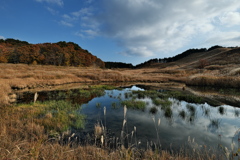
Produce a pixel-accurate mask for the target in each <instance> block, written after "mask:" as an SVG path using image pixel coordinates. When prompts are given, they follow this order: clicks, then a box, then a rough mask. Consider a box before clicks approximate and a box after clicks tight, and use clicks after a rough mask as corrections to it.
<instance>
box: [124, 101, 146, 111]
mask: <svg viewBox="0 0 240 160" xmlns="http://www.w3.org/2000/svg"><path fill="white" fill-rule="evenodd" d="M121 104H122V105H123V106H125V105H126V106H127V107H128V108H132V109H139V110H142V111H144V110H145V108H146V103H145V102H143V101H140V100H124V101H122V102H121Z"/></svg>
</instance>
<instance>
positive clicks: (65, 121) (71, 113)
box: [15, 100, 85, 132]
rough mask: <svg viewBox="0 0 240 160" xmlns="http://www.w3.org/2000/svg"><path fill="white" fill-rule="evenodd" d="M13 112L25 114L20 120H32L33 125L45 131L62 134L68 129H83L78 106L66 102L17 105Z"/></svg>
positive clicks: (81, 116) (82, 119)
mask: <svg viewBox="0 0 240 160" xmlns="http://www.w3.org/2000/svg"><path fill="white" fill-rule="evenodd" d="M15 110H16V111H19V112H21V113H25V114H23V115H22V116H21V118H23V119H32V121H33V122H34V123H36V124H39V125H41V126H44V128H45V129H46V131H51V130H53V131H56V132H63V131H66V130H68V129H70V128H76V129H79V128H83V127H84V121H85V120H84V119H85V116H84V115H82V114H80V106H78V105H74V104H72V103H70V102H68V101H63V100H61V101H47V102H42V103H41V102H37V103H34V104H27V105H26V104H19V105H17V107H16V108H15ZM26 113H27V114H26Z"/></svg>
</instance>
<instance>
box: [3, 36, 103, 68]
mask: <svg viewBox="0 0 240 160" xmlns="http://www.w3.org/2000/svg"><path fill="white" fill-rule="evenodd" d="M0 63H14V64H18V63H24V64H41V65H56V66H82V67H89V66H98V67H101V68H103V67H104V66H105V64H104V62H103V61H102V60H101V59H99V58H97V57H96V56H93V55H92V54H91V53H89V52H88V51H87V50H84V49H82V48H81V47H80V46H79V45H77V44H75V43H73V42H65V41H60V42H57V43H43V44H29V43H28V42H25V41H19V40H15V39H6V40H0Z"/></svg>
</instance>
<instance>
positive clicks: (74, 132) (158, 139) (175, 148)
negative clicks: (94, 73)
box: [1, 85, 240, 159]
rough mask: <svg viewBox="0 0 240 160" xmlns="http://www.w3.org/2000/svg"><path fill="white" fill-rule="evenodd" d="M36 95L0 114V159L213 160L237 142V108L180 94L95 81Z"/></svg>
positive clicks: (29, 95) (31, 95) (239, 122)
mask: <svg viewBox="0 0 240 160" xmlns="http://www.w3.org/2000/svg"><path fill="white" fill-rule="evenodd" d="M38 94H39V97H38V100H37V101H36V103H33V102H32V101H33V100H32V101H28V104H18V105H16V106H14V107H12V108H7V110H5V113H6V114H4V113H3V114H2V115H3V116H2V119H1V120H2V122H3V123H2V124H1V129H3V130H2V131H1V136H2V137H5V138H6V139H5V140H3V141H2V142H1V146H3V147H4V148H5V150H1V153H2V154H1V155H3V156H2V157H3V158H13V157H19V156H22V157H25V158H36V159H39V158H45V159H46V158H50V159H51V158H57V159H63V158H66V159H79V158H85V159H99V158H100V157H102V158H103V159H115V158H118V159H119V158H120V159H121V158H122V159H126V158H139V159H144V158H146V157H152V158H153V159H168V158H170V157H175V158H178V159H184V158H188V159H218V155H221V156H222V157H226V155H225V153H226V150H225V148H224V147H227V148H228V149H229V150H230V148H231V144H232V138H235V140H234V142H235V143H237V141H236V136H238V134H235V132H236V131H237V128H239V126H238V124H240V121H239V112H240V110H239V108H233V107H231V106H227V105H224V106H219V107H212V106H210V105H208V104H207V103H205V101H204V100H203V99H201V101H200V100H199V99H200V98H199V97H196V96H192V95H190V94H186V93H184V92H180V91H167V90H143V89H140V88H137V87H135V86H133V87H131V88H121V89H119V90H118V89H117V88H114V87H109V86H99V85H98V86H91V87H88V89H74V90H61V91H50V92H48V93H45V92H44V93H41V92H39V93H38ZM24 96H27V97H31V99H33V96H34V93H29V92H27V93H26V94H25V95H24V94H23V95H22V98H23V99H24ZM46 97H48V99H46ZM177 97H180V98H179V99H177ZM23 99H22V100H23ZM54 99H56V100H54ZM79 99H84V101H83V100H79ZM232 116H233V117H234V118H232ZM10 119H13V120H12V121H11V120H10ZM17 126H20V127H21V129H20V128H19V129H18V127H17ZM225 128H226V129H225ZM26 131H28V132H27V133H26ZM12 133H14V134H16V135H17V136H16V137H14V136H13V135H12ZM199 133H200V134H199ZM219 135H221V139H220V140H219ZM229 135H231V136H229ZM189 137H191V138H189ZM21 140H22V141H21ZM25 145H28V146H32V147H33V148H31V147H27V146H25ZM38 145H40V146H38ZM16 146H17V147H16ZM51 146H54V147H52V148H51ZM203 146H204V147H203ZM218 146H224V147H223V148H222V149H219V148H218ZM18 147H19V149H18ZM23 147H24V148H23ZM1 148H2V147H1ZM50 148H51V149H50ZM236 148H237V146H236V147H235V148H234V149H233V151H234V153H236ZM64 150H65V151H64ZM8 151H9V152H8ZM66 151H69V152H66ZM193 151H194V152H193ZM22 153H25V154H24V155H23V154H22ZM109 153H110V154H109ZM91 154H93V155H92V156H91V158H89V157H88V156H89V155H91ZM66 155H68V156H66ZM60 156H62V157H60ZM2 157H1V158H2Z"/></svg>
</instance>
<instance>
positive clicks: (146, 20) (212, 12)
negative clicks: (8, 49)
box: [74, 0, 240, 56]
mask: <svg viewBox="0 0 240 160" xmlns="http://www.w3.org/2000/svg"><path fill="white" fill-rule="evenodd" d="M99 5H101V6H99V7H101V8H103V10H102V12H100V13H99V12H97V14H95V15H90V14H89V15H87V20H89V22H91V23H93V22H94V23H95V24H97V25H95V27H98V29H99V33H98V34H97V35H102V36H106V37H109V38H112V39H114V40H115V41H116V42H117V44H119V45H120V46H121V47H123V48H125V49H126V50H125V51H123V52H121V53H122V54H128V55H136V56H152V55H154V54H155V55H156V54H159V53H163V52H164V53H169V52H171V51H175V50H177V49H180V48H183V47H184V46H186V45H189V43H192V42H193V41H195V40H196V39H198V37H199V36H201V37H203V39H205V41H208V40H210V39H211V40H215V42H219V43H220V42H221V43H224V42H225V43H230V42H231V43H235V42H236V40H235V39H236V38H237V36H238V35H235V36H234V35H233V33H234V32H235V33H238V31H236V30H228V31H226V28H223V27H225V26H226V25H227V24H228V23H227V24H225V22H229V21H232V23H231V26H235V25H239V24H240V15H239V13H238V12H237V10H239V9H240V1H238V0H228V1H226V0H220V1H219V0H211V1H209V0H194V1H192V0H175V1H164V0H121V1H119V0H111V1H109V0H101V2H99ZM83 13H84V12H83V11H79V12H76V13H74V15H75V16H77V15H81V16H82V14H83ZM91 13H92V12H91ZM82 17H83V16H82ZM219 21H220V23H219ZM84 24H86V26H87V24H88V21H85V23H84ZM99 24H100V25H99ZM221 24H224V25H221ZM91 29H92V30H93V29H94V28H91ZM229 33H230V35H231V36H227V37H224V36H226V35H228V34H229ZM217 34H220V35H219V36H218V37H217ZM209 35H214V36H215V37H214V36H211V37H210V36H209ZM228 40H229V41H228Z"/></svg>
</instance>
